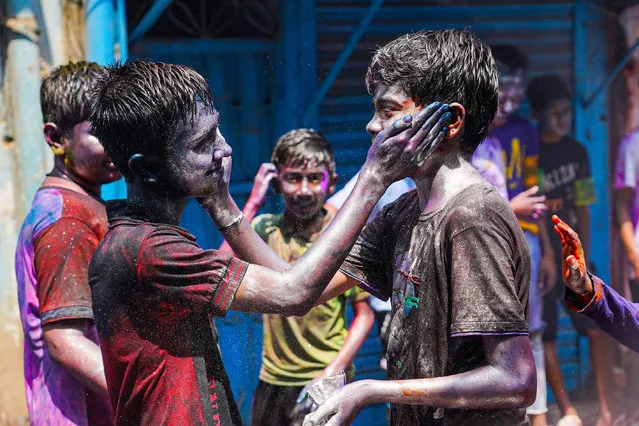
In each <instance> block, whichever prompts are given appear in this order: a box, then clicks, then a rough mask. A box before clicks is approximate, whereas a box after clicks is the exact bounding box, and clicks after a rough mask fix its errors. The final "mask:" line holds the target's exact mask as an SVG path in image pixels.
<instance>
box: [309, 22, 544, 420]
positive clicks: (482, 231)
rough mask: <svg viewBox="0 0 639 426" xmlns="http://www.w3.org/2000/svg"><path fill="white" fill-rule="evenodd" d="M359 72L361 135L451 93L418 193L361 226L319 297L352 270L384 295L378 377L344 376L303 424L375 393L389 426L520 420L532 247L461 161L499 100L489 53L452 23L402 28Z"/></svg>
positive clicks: (502, 203) (346, 413)
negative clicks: (444, 125)
mask: <svg viewBox="0 0 639 426" xmlns="http://www.w3.org/2000/svg"><path fill="white" fill-rule="evenodd" d="M366 82H367V86H368V89H369V91H370V93H371V94H372V95H373V102H374V106H375V114H374V116H373V118H372V119H371V121H370V122H369V123H368V126H367V131H368V132H369V133H370V134H371V135H372V136H373V138H375V137H376V135H378V134H379V133H380V132H384V131H385V129H387V128H388V126H390V125H391V123H392V122H393V120H395V119H396V117H398V116H401V115H402V114H406V113H408V112H411V113H414V112H415V111H418V110H419V109H420V108H421V107H422V106H423V105H425V104H427V103H428V102H429V101H430V99H433V98H437V99H444V101H445V102H447V103H449V105H450V106H451V108H450V113H451V115H452V117H451V124H449V125H448V132H447V137H446V139H445V141H444V142H442V143H441V144H440V145H439V146H438V148H437V149H436V150H435V151H434V153H433V154H432V155H431V156H429V158H428V159H426V161H425V162H424V164H423V165H422V167H421V168H420V169H419V170H418V171H417V172H416V173H414V174H412V175H411V178H412V179H413V181H414V182H415V184H416V187H417V189H416V190H415V191H411V192H409V193H407V194H405V195H403V196H401V197H400V198H399V199H398V200H397V201H395V202H393V203H390V204H389V205H387V206H386V207H385V208H384V209H383V210H382V211H381V212H380V213H379V214H378V215H377V216H376V217H375V219H373V220H372V221H371V222H370V223H369V224H368V226H367V227H366V229H364V231H362V234H361V235H360V237H359V239H358V241H357V243H356V244H355V246H354V248H353V250H352V251H351V253H350V255H349V256H348V258H347V259H346V261H345V262H344V264H343V265H342V267H341V269H340V271H341V273H342V274H344V276H345V277H347V279H344V280H343V281H342V282H340V281H336V282H332V283H331V284H330V285H329V288H328V289H327V292H326V293H325V294H327V295H331V294H335V293H337V292H339V291H343V290H344V289H346V288H349V286H350V285H352V283H351V282H350V280H352V279H355V280H356V281H357V282H359V284H360V286H363V287H364V288H366V289H368V290H369V291H370V292H371V293H372V294H374V295H376V296H377V297H379V298H381V299H388V298H390V299H391V301H392V305H393V308H392V314H391V318H392V319H391V325H390V336H389V345H388V374H389V379H390V380H388V381H374V380H365V381H361V382H355V383H353V384H350V385H347V386H346V387H344V388H343V389H341V390H340V391H339V392H338V393H337V394H335V395H333V396H332V397H331V398H329V399H328V400H327V401H326V402H324V403H323V404H322V405H320V407H319V408H318V410H317V411H316V412H315V413H312V414H310V415H309V416H307V420H306V423H305V424H308V425H320V424H331V425H333V424H335V425H347V424H350V423H351V422H352V421H353V420H354V418H355V417H356V416H357V414H358V413H359V411H360V410H361V409H362V408H363V407H365V406H367V405H369V404H374V403H380V402H390V403H391V423H392V424H398V425H404V424H406V425H464V424H468V425H471V424H479V425H523V424H526V423H527V421H526V415H525V410H524V407H526V406H528V405H530V404H531V403H532V402H533V400H534V396H535V387H536V380H535V366H534V361H533V358H532V352H531V348H530V343H529V339H528V333H529V329H528V316H527V310H528V309H527V307H528V286H529V279H530V253H529V251H528V249H527V245H526V242H525V238H524V235H523V233H522V230H521V228H520V226H519V224H518V222H517V219H516V217H515V215H514V214H513V212H512V210H511V208H510V206H509V205H508V203H507V201H506V200H505V199H504V198H503V197H502V196H501V195H499V194H498V193H497V191H496V190H495V189H494V188H493V187H492V186H491V185H490V184H488V183H487V182H485V181H484V180H483V179H482V178H481V176H480V175H479V174H478V172H477V171H476V170H475V169H474V168H473V166H472V164H471V163H470V159H471V157H472V154H473V152H474V151H475V149H476V147H477V146H478V145H479V143H480V142H481V141H482V140H483V139H484V138H485V136H486V134H487V132H488V127H489V125H490V123H491V122H492V120H493V117H494V114H495V110H496V109H497V101H498V100H497V98H498V83H497V73H496V70H495V66H494V62H493V59H492V55H491V53H490V50H489V49H488V47H486V46H485V45H483V44H482V43H481V42H480V41H479V40H478V39H477V38H475V37H474V36H473V35H472V34H470V33H468V32H464V31H456V30H445V31H424V32H419V33H414V34H409V35H405V36H402V37H400V38H398V39H396V40H394V41H392V42H390V43H388V44H387V45H386V46H384V47H382V48H380V49H379V50H378V51H377V52H376V53H375V55H374V57H373V59H372V61H371V64H370V66H369V70H368V73H367V78H366ZM323 297H326V296H323Z"/></svg>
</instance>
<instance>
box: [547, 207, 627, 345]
mask: <svg viewBox="0 0 639 426" xmlns="http://www.w3.org/2000/svg"><path fill="white" fill-rule="evenodd" d="M552 220H553V222H554V224H555V228H554V229H555V232H557V234H559V238H561V245H562V259H563V262H562V270H563V273H562V276H563V279H564V283H565V284H566V294H565V297H564V303H565V304H566V306H567V307H568V309H570V310H572V311H574V312H579V313H580V314H582V315H585V316H587V317H588V318H590V319H591V320H592V321H593V322H594V323H595V324H597V325H598V326H599V327H600V328H601V329H602V330H603V331H605V332H606V333H608V334H609V335H610V336H611V337H613V338H614V339H615V340H617V341H618V342H619V343H621V344H622V345H625V346H627V347H628V348H630V349H632V350H633V351H634V352H639V304H637V303H632V302H629V301H628V300H626V299H624V298H623V297H621V296H620V295H619V294H618V293H617V292H616V291H615V290H613V289H612V288H610V287H609V286H607V285H605V284H604V282H603V281H601V280H600V279H599V278H597V277H595V276H594V275H592V274H590V273H589V272H588V271H587V270H586V260H585V259H586V258H585V256H584V249H583V246H582V245H581V241H580V240H579V235H577V233H576V232H575V231H573V229H572V228H570V226H568V225H567V224H566V223H565V222H563V221H562V220H561V219H559V218H558V217H557V216H553V218H552Z"/></svg>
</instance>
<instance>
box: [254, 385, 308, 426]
mask: <svg viewBox="0 0 639 426" xmlns="http://www.w3.org/2000/svg"><path fill="white" fill-rule="evenodd" d="M303 388H304V387H303V386H277V385H270V384H268V383H264V382H263V381H261V380H260V382H259V384H258V385H257V389H256V390H255V396H254V397H253V412H252V417H253V423H252V425H253V426H288V425H290V424H291V423H292V421H293V419H291V411H293V408H295V404H296V401H297V397H298V396H299V394H300V392H301V391H302V389H303Z"/></svg>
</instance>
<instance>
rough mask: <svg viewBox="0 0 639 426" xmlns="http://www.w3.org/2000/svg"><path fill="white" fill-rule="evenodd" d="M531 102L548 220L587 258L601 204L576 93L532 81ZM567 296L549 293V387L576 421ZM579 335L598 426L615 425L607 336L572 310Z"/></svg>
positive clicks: (557, 290)
mask: <svg viewBox="0 0 639 426" xmlns="http://www.w3.org/2000/svg"><path fill="white" fill-rule="evenodd" d="M528 99H529V100H530V104H531V107H532V110H533V113H534V114H535V116H536V118H537V120H538V122H539V133H540V141H541V147H540V151H539V173H540V179H539V186H540V187H541V190H542V192H543V193H544V194H545V195H546V198H547V200H546V203H547V205H548V212H547V213H546V215H545V217H544V220H545V221H546V226H547V227H548V228H547V229H552V226H553V223H552V220H551V218H552V216H553V215H557V216H559V217H561V218H562V219H563V220H564V221H565V222H566V223H568V224H569V225H570V226H571V227H573V228H575V229H577V231H578V233H579V235H580V237H581V241H582V243H583V246H584V251H585V254H586V258H588V248H589V242H590V210H589V206H590V204H592V203H593V202H594V201H595V192H594V185H593V180H592V175H591V173H590V164H589V161H588V153H587V151H586V149H585V148H584V146H583V145H581V144H580V143H579V142H577V141H575V140H574V139H573V138H572V137H571V136H570V130H571V127H572V105H571V99H572V95H571V93H570V91H569V89H568V87H567V85H566V83H565V82H564V81H563V79H562V78H561V77H560V76H558V75H556V74H548V75H544V76H541V77H537V78H535V79H534V80H532V81H531V82H530V84H529V86H528ZM551 247H552V249H553V255H554V257H555V264H556V265H557V267H558V271H557V279H558V280H561V277H562V274H561V264H562V262H561V241H560V240H559V239H558V238H551ZM561 297H563V285H556V286H554V288H553V289H551V290H550V291H549V292H548V293H547V294H545V295H544V298H543V299H544V304H543V319H544V322H545V323H546V328H545V329H544V334H543V341H544V351H545V359H546V375H547V378H548V383H549V384H550V387H551V389H552V391H553V394H554V395H556V398H557V402H558V404H559V407H560V408H561V410H562V413H563V414H564V416H566V417H572V418H573V419H575V420H576V417H577V412H576V410H575V408H574V406H573V405H572V403H571V402H570V400H569V399H568V396H567V392H566V388H565V384H564V381H563V377H562V374H561V366H560V365H559V360H558V358H557V348H556V345H555V340H556V338H557V328H558V317H559V314H558V303H557V301H558V300H559V299H560V298H561ZM568 314H569V316H570V319H571V320H572V323H573V325H574V326H575V329H576V330H577V332H579V333H580V334H583V335H587V336H588V337H589V339H590V346H591V358H592V359H591V362H592V365H593V367H594V372H595V376H596V381H597V388H598V391H599V400H600V404H601V413H600V417H601V418H600V420H601V421H602V422H600V423H598V424H602V425H608V424H611V420H612V416H611V413H610V409H609V405H608V399H607V396H608V392H609V389H610V388H609V385H608V380H609V378H610V377H611V376H612V372H611V371H609V369H610V366H611V365H612V363H611V361H610V360H609V354H608V351H607V349H606V345H605V341H604V340H603V339H604V338H605V337H604V335H603V333H602V332H601V331H600V330H599V329H598V328H597V327H596V326H595V325H594V323H592V321H590V320H589V319H588V318H586V317H584V316H582V315H578V314H576V313H573V312H571V311H568Z"/></svg>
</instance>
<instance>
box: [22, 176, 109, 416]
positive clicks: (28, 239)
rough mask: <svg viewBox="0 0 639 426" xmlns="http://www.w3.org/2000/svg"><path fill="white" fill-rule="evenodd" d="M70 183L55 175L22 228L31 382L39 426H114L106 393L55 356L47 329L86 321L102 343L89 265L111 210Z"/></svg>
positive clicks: (30, 401) (27, 376) (30, 402)
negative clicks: (48, 343) (82, 380)
mask: <svg viewBox="0 0 639 426" xmlns="http://www.w3.org/2000/svg"><path fill="white" fill-rule="evenodd" d="M78 191H81V189H80V188H79V187H76V185H75V184H73V183H71V182H68V181H66V180H63V179H59V178H53V177H48V178H47V179H46V180H45V182H44V184H43V185H42V187H41V188H40V190H39V191H38V192H37V194H36V196H35V199H34V201H33V205H32V207H31V210H30V211H29V213H28V214H27V217H26V219H25V221H24V223H23V225H22V229H21V231H20V236H19V239H18V246H17V250H16V259H15V269H16V278H17V282H18V303H19V307H20V317H21V321H22V328H23V331H24V380H25V387H26V396H27V408H28V410H29V421H30V424H31V425H32V426H39V425H42V426H50V425H64V426H67V425H113V423H114V420H113V410H112V408H111V404H110V402H109V400H108V398H107V397H106V395H99V394H97V393H96V392H94V391H92V390H91V389H89V388H86V387H85V386H84V385H82V384H81V383H80V382H78V381H77V380H76V379H74V378H73V377H72V376H71V375H70V374H69V373H68V372H67V371H66V370H64V369H63V368H62V367H60V366H59V365H58V364H57V363H56V362H54V361H53V360H52V359H51V357H50V356H49V354H48V352H47V347H46V344H45V341H44V338H43V326H44V325H47V324H53V323H55V322H57V321H61V320H74V319H84V320H89V321H87V322H86V324H87V325H86V327H85V330H84V336H85V337H86V338H87V339H89V340H91V341H93V342H94V343H96V344H98V342H99V341H98V335H97V331H96V328H95V325H94V324H93V309H92V305H91V290H90V288H89V283H88V278H89V277H88V267H89V262H90V261H91V256H92V255H93V253H94V252H95V249H96V247H97V245H98V243H99V242H100V240H101V239H102V237H103V236H104V234H105V233H106V230H107V221H106V212H105V209H104V206H103V204H102V203H101V202H100V201H98V200H97V199H95V198H93V197H91V196H89V195H87V194H84V193H80V192H78Z"/></svg>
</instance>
